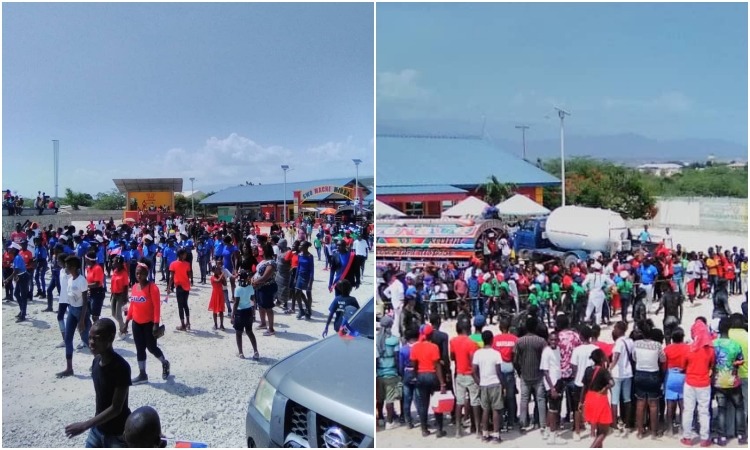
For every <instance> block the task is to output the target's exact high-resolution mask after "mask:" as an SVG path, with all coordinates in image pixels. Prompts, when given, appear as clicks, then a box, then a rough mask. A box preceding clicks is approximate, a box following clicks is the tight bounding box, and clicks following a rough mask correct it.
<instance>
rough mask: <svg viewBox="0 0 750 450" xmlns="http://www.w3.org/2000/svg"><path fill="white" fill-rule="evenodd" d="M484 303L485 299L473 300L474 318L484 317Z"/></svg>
mask: <svg viewBox="0 0 750 450" xmlns="http://www.w3.org/2000/svg"><path fill="white" fill-rule="evenodd" d="M484 301H485V299H484V298H483V297H477V298H472V299H471V309H472V311H473V313H474V317H476V316H479V315H482V313H483V312H484Z"/></svg>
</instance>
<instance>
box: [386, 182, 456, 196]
mask: <svg viewBox="0 0 750 450" xmlns="http://www.w3.org/2000/svg"><path fill="white" fill-rule="evenodd" d="M465 192H467V191H466V190H465V189H461V188H457V187H455V186H450V185H448V184H432V185H430V184H422V185H417V186H378V188H377V195H402V194H403V195H407V194H463V193H465Z"/></svg>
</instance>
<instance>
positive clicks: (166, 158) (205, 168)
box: [160, 133, 373, 188]
mask: <svg viewBox="0 0 750 450" xmlns="http://www.w3.org/2000/svg"><path fill="white" fill-rule="evenodd" d="M352 158H360V159H362V160H364V161H365V162H364V163H363V164H362V165H360V171H359V173H360V175H361V176H366V175H367V174H368V173H369V174H370V176H372V175H371V174H372V172H373V166H372V160H373V152H372V148H371V147H370V148H366V147H358V146H357V145H356V144H355V143H354V139H353V137H351V136H349V137H347V138H346V139H343V140H342V141H341V142H326V143H323V144H319V145H313V146H310V147H307V148H303V149H289V148H285V147H282V146H278V145H270V146H264V145H262V144H259V143H257V142H255V141H253V140H252V139H249V138H247V137H244V136H240V135H239V134H237V133H232V134H230V135H229V136H227V137H226V138H219V137H211V138H209V139H207V140H206V143H205V145H204V146H203V147H202V148H199V149H196V150H192V151H190V150H185V149H182V148H172V149H169V150H167V151H166V152H165V153H164V154H163V156H162V157H161V163H162V164H161V166H160V170H161V171H162V172H163V171H164V170H165V168H168V169H167V171H168V172H169V173H173V174H174V176H178V177H182V178H184V179H187V178H189V177H195V178H196V179H198V180H200V183H201V184H202V185H203V186H215V187H216V188H219V187H222V186H223V187H229V186H234V185H238V184H242V183H244V182H245V181H251V182H253V183H263V184H266V183H269V184H270V183H278V182H280V181H281V180H282V174H283V172H282V171H281V168H280V166H281V165H282V164H288V165H289V166H291V170H290V171H289V173H288V175H287V180H288V181H304V180H314V179H316V178H335V177H346V176H350V175H351V176H352V177H354V174H355V168H354V163H353V162H352Z"/></svg>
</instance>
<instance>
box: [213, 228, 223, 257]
mask: <svg viewBox="0 0 750 450" xmlns="http://www.w3.org/2000/svg"><path fill="white" fill-rule="evenodd" d="M223 256H224V241H222V240H221V235H220V234H219V233H216V234H214V241H213V253H212V254H211V260H215V259H216V258H221V257H223Z"/></svg>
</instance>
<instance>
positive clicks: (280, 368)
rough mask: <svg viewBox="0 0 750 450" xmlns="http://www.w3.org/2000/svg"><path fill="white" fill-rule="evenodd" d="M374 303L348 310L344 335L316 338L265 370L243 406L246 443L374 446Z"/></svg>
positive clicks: (283, 445)
mask: <svg viewBox="0 0 750 450" xmlns="http://www.w3.org/2000/svg"><path fill="white" fill-rule="evenodd" d="M374 304H375V302H374V299H370V301H369V302H367V304H366V305H364V306H363V307H362V308H361V309H360V310H359V311H357V313H356V314H354V315H353V316H352V318H351V320H349V324H348V325H347V326H346V328H347V329H348V330H350V331H351V334H350V335H347V336H343V337H342V336H339V335H334V336H331V337H328V338H327V339H323V340H320V341H318V342H316V343H314V344H312V345H310V346H308V347H305V348H303V349H302V350H300V351H298V352H296V353H294V354H292V355H290V356H288V357H287V358H285V359H283V360H281V361H279V362H278V363H276V364H275V365H273V366H272V367H270V368H269V369H268V371H266V373H265V375H263V378H262V379H261V380H260V383H259V384H258V388H257V389H256V391H255V395H254V396H253V397H252V398H251V400H250V406H249V407H248V409H247V419H246V433H247V446H248V447H258V448H260V447H289V448H303V447H328V448H356V447H362V448H366V447H373V446H374V445H373V444H374V440H373V437H374V436H375V417H374V406H375V392H374V390H373V377H374V376H375V357H374V343H375V342H374V337H375V314H374V306H375V305H374ZM342 327H343V325H342Z"/></svg>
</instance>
